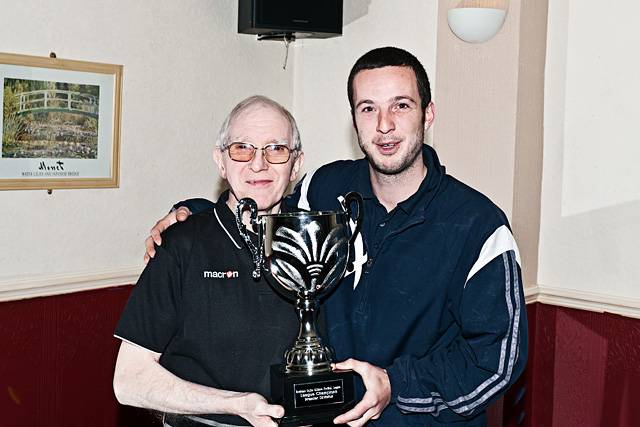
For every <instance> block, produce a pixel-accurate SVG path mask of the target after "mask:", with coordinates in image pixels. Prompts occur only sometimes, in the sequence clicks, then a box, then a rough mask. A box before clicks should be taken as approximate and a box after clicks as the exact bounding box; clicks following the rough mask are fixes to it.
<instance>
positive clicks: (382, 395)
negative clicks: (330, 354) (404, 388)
mask: <svg viewBox="0 0 640 427" xmlns="http://www.w3.org/2000/svg"><path fill="white" fill-rule="evenodd" d="M333 367H334V369H353V370H354V371H355V372H357V373H358V374H359V375H360V376H361V377H362V380H363V381H364V386H365V387H366V388H367V391H366V393H365V394H364V396H363V397H362V400H361V401H360V402H359V403H358V404H357V405H356V406H355V407H354V408H353V409H351V410H350V411H348V412H345V413H344V414H342V415H340V416H338V417H336V418H335V419H334V420H333V422H334V424H348V425H350V426H351V427H360V426H363V425H365V424H366V423H367V421H369V420H377V419H378V418H380V414H381V413H382V411H383V410H384V408H386V407H387V405H388V404H389V401H390V400H391V383H390V382H389V376H388V375H387V371H385V370H384V369H382V368H379V367H377V366H374V365H372V364H370V363H367V362H361V361H359V360H355V359H347V360H345V361H344V362H340V363H336V364H335V365H334V366H333Z"/></svg>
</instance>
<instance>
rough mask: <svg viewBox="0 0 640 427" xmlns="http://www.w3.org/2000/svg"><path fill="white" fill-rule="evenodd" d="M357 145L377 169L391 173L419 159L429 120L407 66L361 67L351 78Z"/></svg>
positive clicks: (399, 171) (428, 109) (411, 73)
mask: <svg viewBox="0 0 640 427" xmlns="http://www.w3.org/2000/svg"><path fill="white" fill-rule="evenodd" d="M353 105H354V119H355V126H356V130H357V132H358V142H359V144H360V148H361V149H362V151H363V152H364V153H365V154H366V155H367V157H368V159H369V164H370V165H371V166H372V167H373V169H375V170H376V171H378V172H381V173H383V174H386V175H395V174H399V173H401V172H403V171H404V170H406V169H407V168H409V167H410V166H412V165H414V164H416V162H422V156H421V150H422V143H423V139H424V131H425V129H426V128H428V126H430V124H431V121H432V120H433V108H432V105H431V104H429V106H428V107H427V110H426V112H425V114H423V112H422V108H421V104H420V95H419V93H418V84H417V82H416V77H415V73H414V72H413V70H412V69H411V68H409V67H396V66H390V67H382V68H375V69H372V70H363V71H360V72H359V73H358V74H356V75H355V77H354V79H353Z"/></svg>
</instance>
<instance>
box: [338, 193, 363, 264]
mask: <svg viewBox="0 0 640 427" xmlns="http://www.w3.org/2000/svg"><path fill="white" fill-rule="evenodd" d="M353 202H356V205H357V206H358V216H357V217H356V226H355V228H354V229H353V232H352V233H351V237H350V238H349V250H350V251H352V250H353V243H354V242H355V241H356V237H357V236H358V233H359V232H360V228H362V218H363V217H364V207H363V202H362V196H361V195H360V193H357V192H355V191H350V192H348V193H347V194H346V195H345V196H344V201H343V202H342V207H343V208H344V210H345V211H346V212H347V215H349V218H351V212H353V211H352V210H351V203H353Z"/></svg>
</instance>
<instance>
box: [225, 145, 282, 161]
mask: <svg viewBox="0 0 640 427" xmlns="http://www.w3.org/2000/svg"><path fill="white" fill-rule="evenodd" d="M222 150H223V151H224V150H228V151H229V157H231V160H235V161H236V162H249V161H251V160H252V159H253V156H255V154H256V150H262V152H263V153H264V158H265V160H266V161H267V162H269V163H271V164H279V163H287V162H288V161H289V158H290V157H291V151H295V150H292V149H291V148H289V147H287V146H286V145H283V144H267V145H265V146H264V147H262V148H258V147H256V146H254V145H253V144H249V143H248V142H232V143H231V144H229V145H227V146H226V147H224V148H223V149H222Z"/></svg>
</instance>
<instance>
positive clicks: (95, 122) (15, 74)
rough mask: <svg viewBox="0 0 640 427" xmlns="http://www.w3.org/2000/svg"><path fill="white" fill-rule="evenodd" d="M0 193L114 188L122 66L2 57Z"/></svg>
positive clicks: (115, 181) (117, 175)
mask: <svg viewBox="0 0 640 427" xmlns="http://www.w3.org/2000/svg"><path fill="white" fill-rule="evenodd" d="M0 83H1V84H2V101H0V102H1V104H2V115H1V116H0V130H1V131H2V147H1V150H0V190H21V189H22V190H32V189H56V188H104V187H118V182H119V169H120V167H119V153H120V96H121V91H122V65H111V64H100V63H93V62H84V61H71V60H66V59H56V58H45V57H35V56H26V55H14V54H6V53H0Z"/></svg>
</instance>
